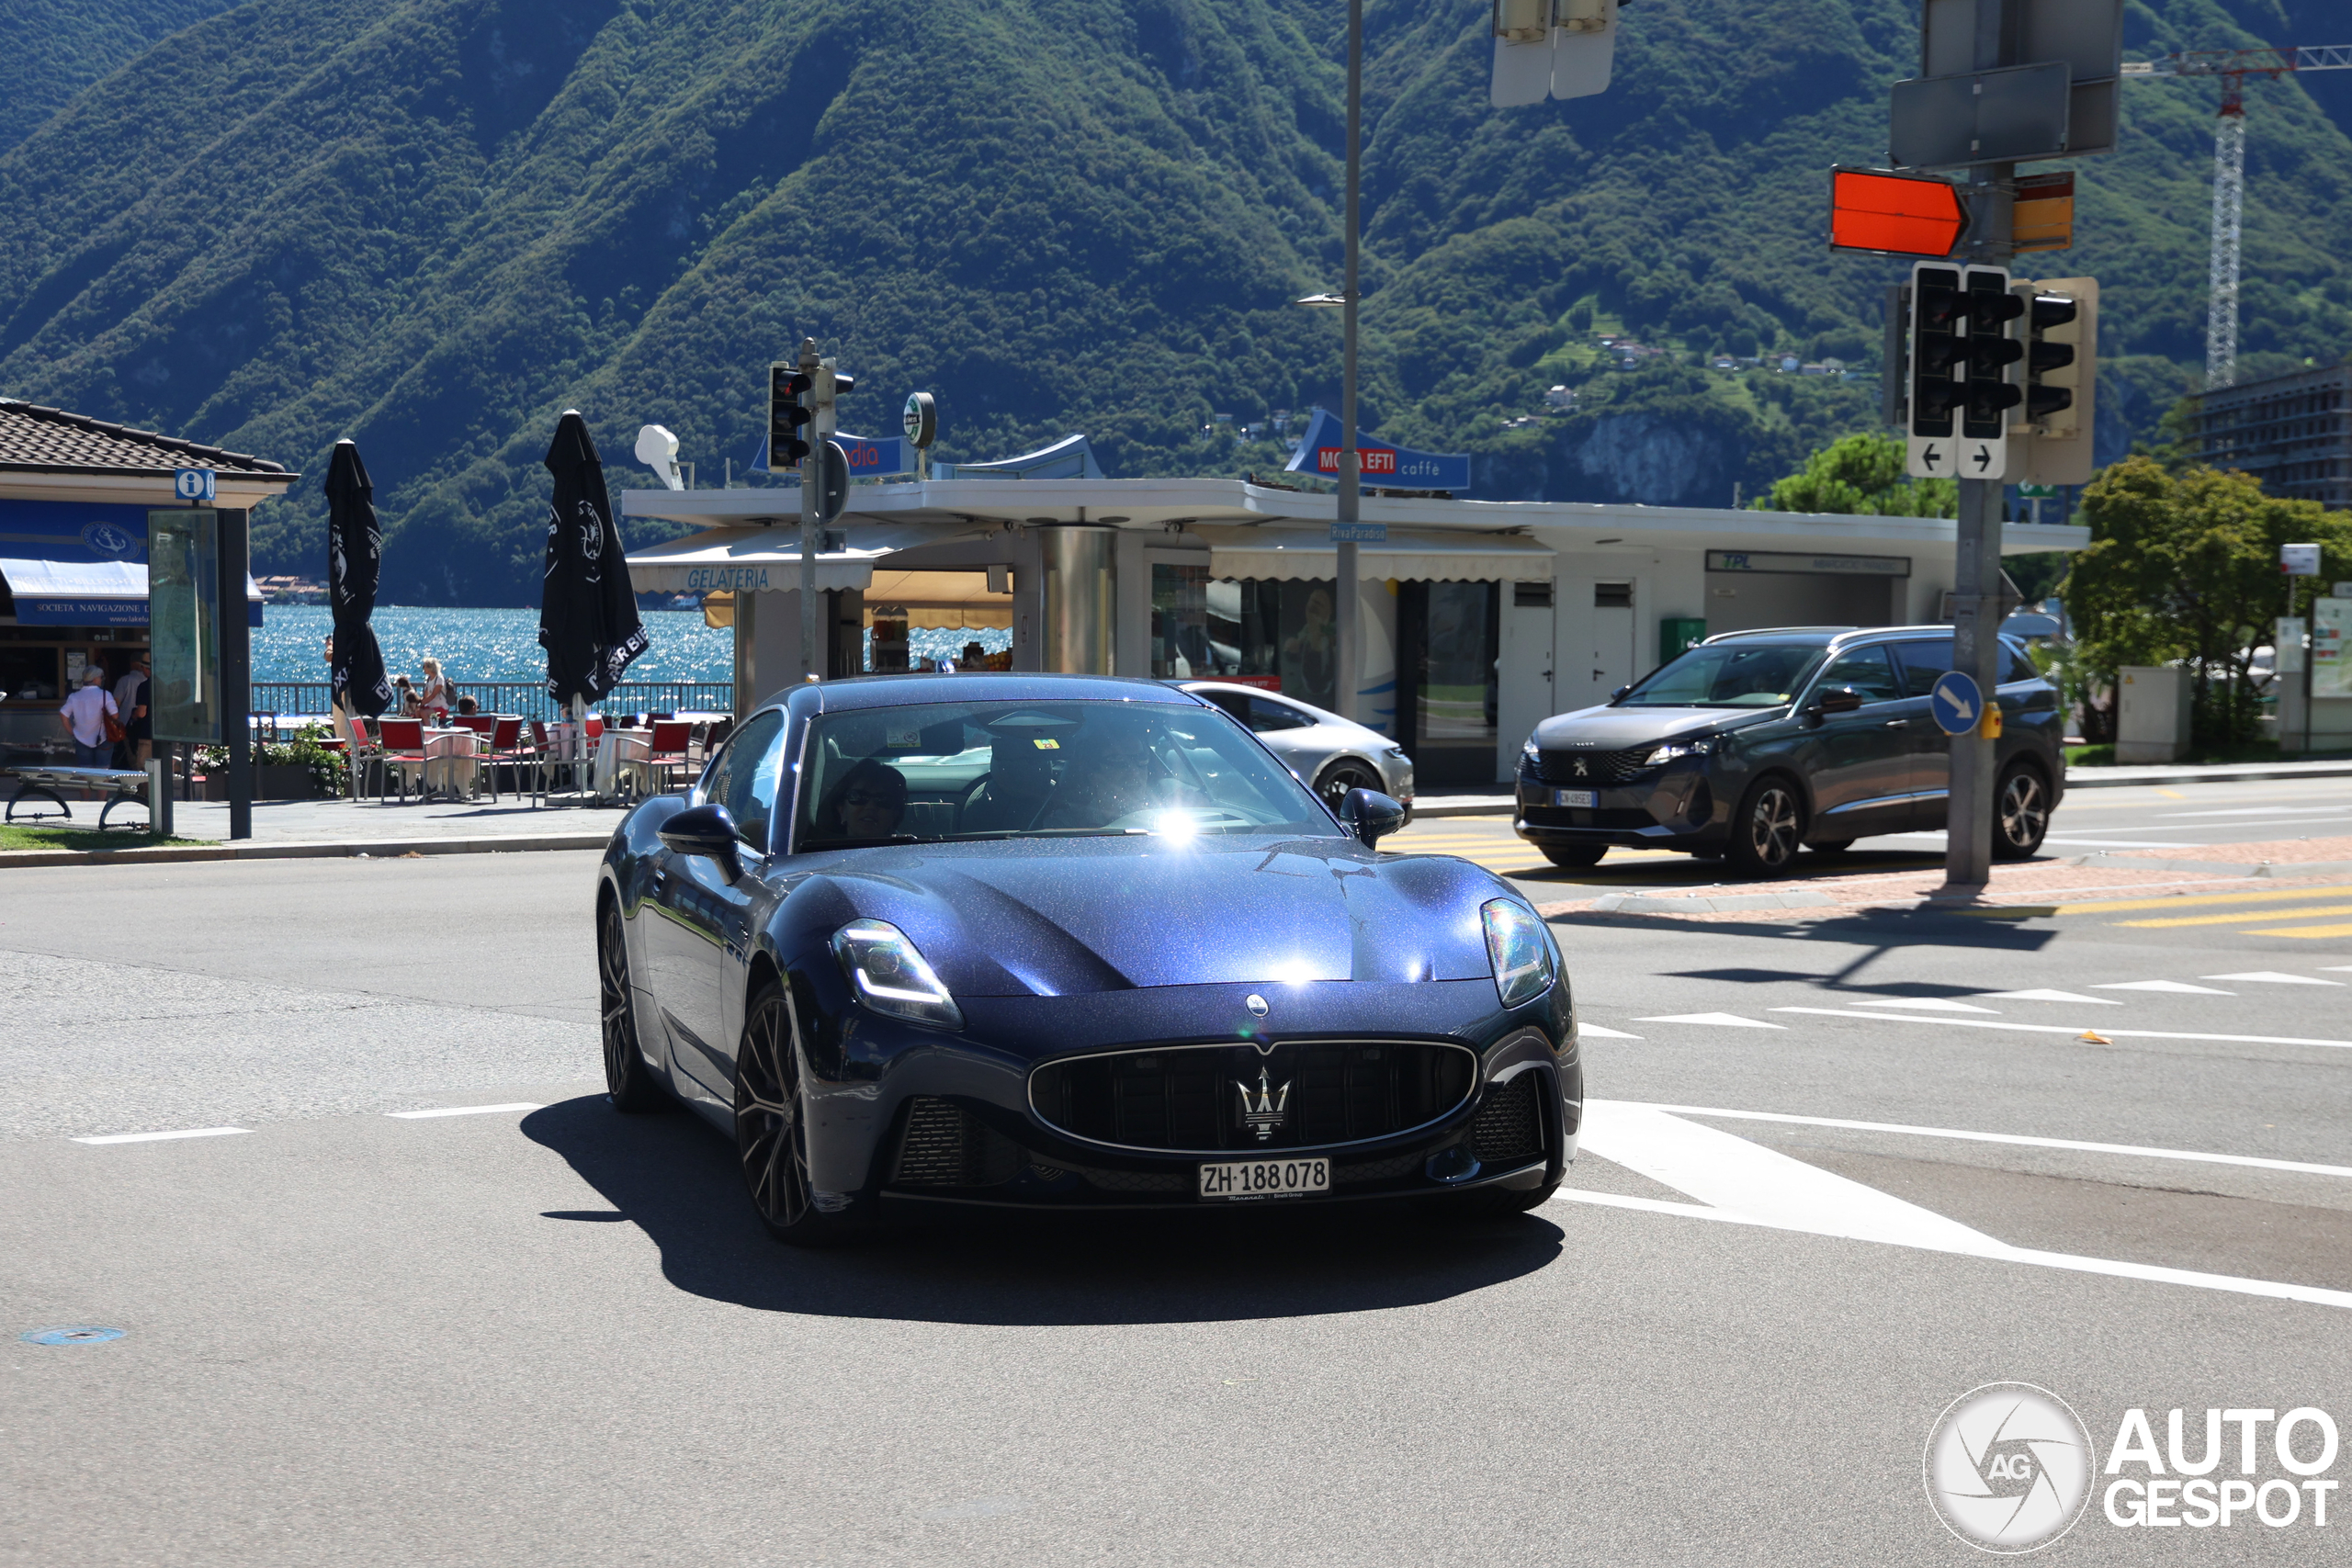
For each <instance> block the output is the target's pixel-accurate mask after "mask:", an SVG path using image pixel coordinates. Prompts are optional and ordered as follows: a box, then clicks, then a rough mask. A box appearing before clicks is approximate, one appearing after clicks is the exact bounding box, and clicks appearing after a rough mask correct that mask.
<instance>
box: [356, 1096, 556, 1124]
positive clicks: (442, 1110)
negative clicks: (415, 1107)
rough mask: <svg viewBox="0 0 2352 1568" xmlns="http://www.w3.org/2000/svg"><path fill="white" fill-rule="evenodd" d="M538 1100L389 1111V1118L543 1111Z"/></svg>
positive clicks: (386, 1112)
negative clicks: (509, 1103)
mask: <svg viewBox="0 0 2352 1568" xmlns="http://www.w3.org/2000/svg"><path fill="white" fill-rule="evenodd" d="M545 1109H546V1107H544V1106H542V1105H541V1104H540V1103H539V1102H538V1101H537V1100H516V1101H515V1103H514V1104H512V1105H436V1106H435V1107H433V1108H432V1109H431V1110H429V1111H385V1112H384V1114H385V1115H387V1116H394V1117H398V1118H399V1119H400V1120H401V1121H403V1122H422V1121H424V1119H425V1118H427V1117H430V1116H493V1115H496V1114H497V1113H498V1112H499V1111H542V1110H545Z"/></svg>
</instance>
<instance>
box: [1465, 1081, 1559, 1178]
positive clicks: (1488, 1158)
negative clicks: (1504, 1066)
mask: <svg viewBox="0 0 2352 1568" xmlns="http://www.w3.org/2000/svg"><path fill="white" fill-rule="evenodd" d="M1540 1076H1541V1075H1539V1074H1536V1073H1532V1072H1530V1073H1521V1074H1520V1075H1519V1077H1515V1078H1513V1079H1511V1080H1510V1082H1509V1083H1507V1084H1505V1085H1503V1086H1502V1087H1501V1088H1500V1089H1490V1090H1488V1091H1487V1102H1486V1103H1485V1104H1484V1105H1481V1106H1480V1107H1479V1108H1478V1114H1477V1117H1476V1120H1474V1121H1473V1122H1471V1123H1470V1140H1469V1142H1470V1152H1471V1153H1472V1154H1474V1155H1476V1156H1478V1163H1479V1164H1480V1165H1521V1164H1524V1163H1525V1162H1526V1161H1528V1160H1532V1159H1535V1158H1537V1157H1539V1156H1542V1154H1543V1153H1544V1115H1543V1107H1542V1106H1541V1105H1539V1104H1538V1103H1537V1101H1536V1099H1535V1094H1536V1080H1537V1078H1538V1077H1540Z"/></svg>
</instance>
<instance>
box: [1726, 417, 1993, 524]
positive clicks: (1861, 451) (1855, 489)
mask: <svg viewBox="0 0 2352 1568" xmlns="http://www.w3.org/2000/svg"><path fill="white" fill-rule="evenodd" d="M1903 463H1904V457H1903V443H1902V442H1900V441H1898V440H1896V439H1895V438H1894V436H1892V435H1873V434H1868V433H1865V434H1860V435H1846V436H1840V437H1839V438H1838V440H1836V441H1834V442H1832V443H1830V445H1829V446H1826V447H1825V448H1823V449H1822V450H1821V451H1818V452H1815V454H1814V455H1813V456H1812V457H1807V458H1806V459H1805V461H1804V468H1802V469H1801V470H1799V471H1798V472H1796V473H1793V474H1791V475H1789V476H1788V478H1786V479H1776V480H1774V481H1773V484H1772V490H1771V493H1770V494H1769V495H1767V496H1764V497H1762V498H1761V499H1759V500H1758V501H1757V502H1755V503H1754V509H1755V510H1756V511H1758V512H1836V513H1845V514H1847V515H1849V516H1865V517H1957V516H1959V515H1960V485H1959V482H1958V481H1957V480H1954V479H1910V478H1907V477H1906V476H1905V474H1904V471H1903Z"/></svg>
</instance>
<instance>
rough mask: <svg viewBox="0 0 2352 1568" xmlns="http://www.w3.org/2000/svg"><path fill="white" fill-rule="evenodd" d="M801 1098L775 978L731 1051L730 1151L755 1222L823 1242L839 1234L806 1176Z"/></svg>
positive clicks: (801, 1242) (794, 1238) (806, 1243)
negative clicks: (732, 1114)
mask: <svg viewBox="0 0 2352 1568" xmlns="http://www.w3.org/2000/svg"><path fill="white" fill-rule="evenodd" d="M808 1111H809V1103H808V1100H807V1097H806V1096H804V1095H803V1094H802V1093H801V1090H800V1055H799V1051H798V1049H797V1046H796V1045H795V1043H794V1042H793V1037H792V1010H791V1009H789V1008H787V1007H786V1006H785V1001H784V987H782V986H781V985H779V984H778V983H777V982H775V981H774V980H770V981H769V982H768V983H767V984H766V985H764V986H763V987H760V991H759V994H758V995H757V996H754V997H753V998H752V1006H751V1010H750V1011H749V1012H748V1013H747V1014H746V1016H745V1017H744V1020H743V1043H742V1045H741V1049H739V1050H738V1051H737V1052H736V1053H735V1156H736V1161H737V1163H738V1164H739V1165H741V1168H742V1171H743V1186H744V1189H745V1190H747V1191H749V1192H750V1193H751V1195H752V1208H753V1209H755V1210H757V1211H758V1212H759V1216H760V1223H761V1224H764V1225H766V1226H767V1228H768V1234H769V1235H772V1236H774V1237H775V1239H776V1240H778V1241H784V1242H790V1243H791V1244H792V1245H793V1246H795V1247H822V1246H827V1245H829V1244H831V1243H832V1242H834V1241H837V1240H839V1239H840V1237H839V1234H838V1231H839V1227H838V1226H837V1225H836V1224H834V1223H833V1221H832V1219H831V1216H830V1215H828V1214H824V1213H820V1212H819V1210H818V1209H817V1206H816V1204H815V1202H814V1193H813V1191H812V1190H811V1189H810V1186H809V1114H808Z"/></svg>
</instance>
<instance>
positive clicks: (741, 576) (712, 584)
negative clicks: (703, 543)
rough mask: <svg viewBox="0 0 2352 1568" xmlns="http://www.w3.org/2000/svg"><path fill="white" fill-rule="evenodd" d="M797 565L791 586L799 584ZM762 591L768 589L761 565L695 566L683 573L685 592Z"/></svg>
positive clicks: (682, 590) (764, 572)
mask: <svg viewBox="0 0 2352 1568" xmlns="http://www.w3.org/2000/svg"><path fill="white" fill-rule="evenodd" d="M799 570H800V569H799V567H798V566H797V565H795V566H794V568H793V574H794V575H793V580H792V586H794V587H795V588H797V587H799V586H800V578H799ZM722 591H723V592H730V593H764V592H767V591H768V569H767V568H765V567H763V566H697V567H690V568H688V569H687V570H686V574H685V586H684V588H683V589H680V590H672V591H671V592H686V593H713V592H722Z"/></svg>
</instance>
